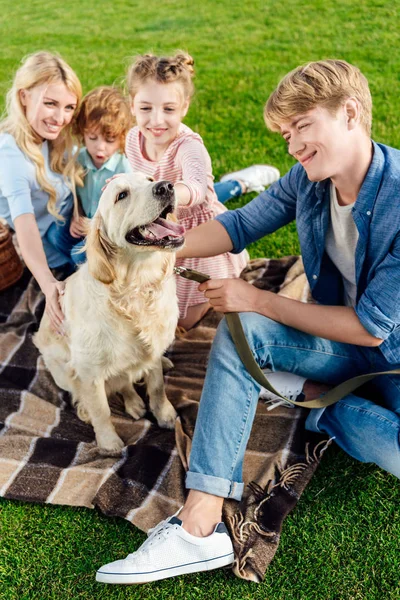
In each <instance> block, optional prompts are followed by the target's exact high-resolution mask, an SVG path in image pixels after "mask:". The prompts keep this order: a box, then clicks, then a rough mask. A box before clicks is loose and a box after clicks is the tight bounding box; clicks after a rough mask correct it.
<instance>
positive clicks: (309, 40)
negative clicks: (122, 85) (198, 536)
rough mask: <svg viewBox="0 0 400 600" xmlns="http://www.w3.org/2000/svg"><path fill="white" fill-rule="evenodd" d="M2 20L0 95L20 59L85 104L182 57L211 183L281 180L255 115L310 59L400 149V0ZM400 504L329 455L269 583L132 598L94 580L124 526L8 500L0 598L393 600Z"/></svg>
mask: <svg viewBox="0 0 400 600" xmlns="http://www.w3.org/2000/svg"><path fill="white" fill-rule="evenodd" d="M0 9H1V13H0V14H1V15H2V16H1V19H0V34H1V37H0V40H1V42H0V43H1V52H0V96H4V93H5V91H6V90H7V89H8V87H9V84H10V80H11V78H12V75H13V73H14V71H15V69H16V67H17V65H18V63H19V61H20V60H21V58H22V57H23V56H24V55H25V54H27V53H29V52H33V51H35V50H39V49H44V48H45V49H49V50H53V51H58V52H59V53H60V54H61V55H62V56H63V57H64V58H65V59H66V60H67V61H68V62H69V63H70V64H71V65H72V66H73V67H74V68H75V69H76V71H77V73H78V74H79V76H80V78H81V80H82V83H83V86H84V90H85V91H88V90H89V89H91V88H92V87H94V86H96V85H100V84H111V83H114V82H120V81H121V80H122V77H123V75H124V71H125V67H126V65H127V64H128V63H129V57H130V56H132V55H134V54H135V53H138V52H144V51H148V50H153V51H154V52H163V53H165V52H170V51H173V50H174V49H176V48H183V49H186V50H188V51H189V52H190V53H191V54H192V55H193V56H194V58H195V60H196V66H197V77H196V87H197V92H196V96H195V98H194V101H193V104H192V106H191V108H190V111H189V114H188V116H187V119H186V123H187V124H188V125H189V126H190V127H192V128H193V129H195V130H196V131H198V132H199V133H200V134H201V135H202V136H203V139H204V141H205V143H206V146H207V148H208V150H209V152H210V154H211V158H212V160H213V165H214V174H215V176H216V178H217V179H218V176H220V175H222V174H223V173H225V172H228V171H230V170H233V169H235V170H236V169H238V168H240V167H243V166H247V165H249V164H252V163H265V162H271V163H272V164H274V165H276V166H278V167H279V168H280V170H281V172H285V171H287V170H288V169H289V168H290V166H291V165H292V164H293V161H292V160H291V159H290V157H289V156H288V155H287V153H286V148H285V144H284V142H283V141H282V140H281V139H280V138H279V136H277V135H276V134H271V133H269V132H268V131H267V130H266V129H265V127H264V124H263V119H262V109H263V105H264V103H265V100H266V98H267V97H268V95H269V93H270V92H271V91H272V89H273V88H274V87H275V85H276V84H277V82H278V80H279V79H280V78H281V77H282V76H283V75H284V74H285V73H286V72H287V71H289V70H290V69H292V68H294V67H295V66H297V65H298V64H300V63H303V62H306V61H309V60H314V59H318V58H328V57H340V58H345V59H346V60H348V61H350V62H353V63H355V64H357V65H358V66H359V67H360V68H361V69H362V71H363V72H364V73H365V75H366V76H367V77H368V79H369V81H370V85H371V90H372V94H373V99H374V126H373V137H374V139H376V140H377V141H381V142H384V143H387V144H390V145H392V146H397V147H398V146H400V118H399V108H400V107H399V97H400V52H399V47H400V39H399V38H400V28H399V26H398V20H399V9H400V2H399V0H392V1H391V2H388V1H387V2H385V1H383V0H368V1H367V0H360V1H358V2H355V1H351V0H338V1H336V2H335V3H330V2H326V1H325V2H323V1H322V0H308V2H306V3H305V2H298V1H295V0H286V1H285V2H281V3H277V2H272V1H271V0H269V1H268V2H266V1H263V2H261V1H254V2H253V1H252V2H250V1H246V0H241V1H240V2H239V1H238V0H231V1H229V2H228V0H222V1H220V2H215V1H212V0H202V1H201V2H199V1H198V0H192V2H183V0H181V1H179V0H165V1H164V2H155V1H154V0H153V1H151V0H147V1H144V0H136V1H133V0H114V1H113V2H111V1H108V2H104V1H101V0H98V1H97V2H94V1H93V0H86V1H82V0H81V1H79V2H78V1H77V0H70V1H69V2H65V3H61V2H59V1H56V0H47V1H46V2H43V1H42V0H40V1H39V0H31V1H29V2H28V0H20V1H19V2H14V3H11V2H9V0H7V1H6V0H0ZM246 200H247V198H246ZM234 206H236V205H234V204H233V203H232V204H231V205H230V207H231V208H233V207H234ZM298 251H299V248H298V242H297V237H296V231H295V227H294V225H290V226H288V227H286V228H285V229H283V230H281V231H279V232H277V233H276V234H274V235H272V236H269V237H268V238H266V239H264V240H261V241H260V242H258V243H257V244H254V245H253V246H252V248H251V254H252V256H283V255H285V254H292V253H297V252H298ZM399 501H400V490H399V485H398V480H397V479H395V478H394V477H391V476H389V475H387V474H386V473H384V472H382V471H381V470H379V469H377V468H375V467H372V466H370V465H362V464H358V463H356V462H355V461H353V460H351V459H350V458H349V457H347V456H345V455H344V453H342V452H341V451H339V450H338V449H331V450H330V451H329V453H328V455H327V456H326V457H325V458H324V460H323V461H322V464H321V467H320V469H319V470H318V472H317V474H316V475H315V477H314V478H313V480H312V482H311V484H310V486H309V487H308V489H307V490H306V492H305V494H304V496H303V498H302V499H301V501H300V503H299V505H298V507H297V508H296V510H295V511H294V513H293V514H292V515H290V516H289V517H288V519H287V520H286V522H285V524H284V530H283V535H282V540H281V544H280V547H279V550H278V552H277V555H276V557H275V559H274V560H273V562H272V564H271V567H270V568H269V570H268V571H267V574H266V578H265V582H264V583H262V584H260V585H256V584H249V583H247V582H243V581H240V580H238V579H236V578H234V577H233V576H232V574H231V573H230V572H225V571H220V572H214V573H210V574H201V575H192V576H185V577H182V578H179V579H176V580H169V581H168V580H167V581H164V582H160V583H156V584H153V585H147V586H139V587H134V588H133V587H122V586H121V587H118V586H117V587H108V586H102V585H99V584H96V583H95V582H94V570H95V568H96V567H97V566H99V565H100V564H102V563H104V562H107V561H109V560H113V559H114V558H117V557H121V556H123V555H125V554H126V553H127V552H128V551H131V550H133V549H134V548H136V547H137V546H138V545H139V543H140V542H141V541H142V540H143V539H144V535H143V534H142V533H141V532H139V531H138V530H136V529H135V528H133V527H132V526H131V525H130V524H129V523H127V522H125V521H123V520H121V519H109V518H105V517H103V516H102V515H100V514H98V513H97V512H95V511H89V510H87V509H75V508H69V507H53V506H38V505H28V504H21V503H17V502H11V501H4V500H2V501H0V538H1V547H0V598H1V599H2V600H3V599H4V600H14V599H15V600H17V599H18V600H25V599H26V600H34V599H37V600H47V599H53V598H54V599H57V600H60V599H62V600H63V599H67V598H68V599H73V600H75V599H87V600H94V599H96V600H97V599H99V600H100V599H103V598H104V599H105V598H107V599H123V598H141V599H153V598H154V599H156V598H157V600H161V599H171V600H172V599H173V600H178V599H181V598H184V599H191V598H193V599H194V598H196V599H199V600H206V599H207V600H208V599H210V598H220V599H221V600H230V599H232V600H241V599H260V600H261V599H262V600H266V599H268V600H342V599H343V600H344V599H348V600H372V599H379V600H381V599H382V600H395V599H399V598H400V591H399V579H398V573H399V554H398V546H399V539H400V518H399V512H398V507H399V504H400V503H399Z"/></svg>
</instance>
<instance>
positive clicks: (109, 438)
mask: <svg viewBox="0 0 400 600" xmlns="http://www.w3.org/2000/svg"><path fill="white" fill-rule="evenodd" d="M96 442H97V445H98V447H99V450H100V452H102V453H107V454H120V453H121V450H122V448H123V447H124V446H125V444H124V442H123V441H122V440H121V438H120V437H119V435H118V434H117V433H116V432H115V431H107V432H102V433H97V434H96Z"/></svg>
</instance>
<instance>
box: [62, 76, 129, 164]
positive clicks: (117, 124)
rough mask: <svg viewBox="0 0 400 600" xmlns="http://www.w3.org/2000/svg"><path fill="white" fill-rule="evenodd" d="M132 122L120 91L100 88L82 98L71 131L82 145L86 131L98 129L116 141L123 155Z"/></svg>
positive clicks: (125, 101) (113, 88) (126, 103)
mask: <svg viewBox="0 0 400 600" xmlns="http://www.w3.org/2000/svg"><path fill="white" fill-rule="evenodd" d="M132 120H133V119H132V115H131V111H130V107H129V102H128V100H127V98H125V96H123V94H122V93H121V91H120V90H119V89H118V88H116V87H111V86H101V87H98V88H95V89H94V90H92V91H91V92H89V93H88V94H86V96H85V97H84V98H83V100H82V104H81V107H80V109H79V112H78V114H77V115H76V119H75V123H74V127H73V131H74V133H75V134H76V135H77V136H78V138H79V140H80V142H81V143H83V136H84V133H85V131H86V130H87V129H94V130H96V129H99V130H100V132H101V134H102V135H104V136H106V137H114V138H116V139H118V141H119V150H120V152H122V153H124V152H125V138H126V134H127V133H128V131H129V129H130V128H131V127H132Z"/></svg>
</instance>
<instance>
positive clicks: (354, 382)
mask: <svg viewBox="0 0 400 600" xmlns="http://www.w3.org/2000/svg"><path fill="white" fill-rule="evenodd" d="M174 271H175V273H176V274H177V275H180V276H181V277H185V278H186V279H189V280H191V281H197V282H198V283H203V282H204V281H207V280H208V279H210V277H209V275H205V274H204V273H200V272H199V271H195V270H194V269H186V268H185V267H175V268H174ZM225 318H226V322H227V324H228V327H229V331H230V334H231V336H232V339H233V341H234V342H235V345H236V349H237V352H238V354H239V356H240V358H241V360H242V362H243V364H244V365H245V367H246V369H247V370H248V371H249V373H250V375H252V377H253V378H254V379H255V380H256V381H257V383H259V384H260V385H261V386H263V387H264V388H265V389H267V390H268V391H269V392H272V393H273V394H275V395H276V396H278V397H279V398H282V400H285V401H286V402H290V404H294V405H295V406H302V407H304V408H325V407H327V406H330V405H331V404H335V402H338V400H341V399H342V398H344V397H345V396H347V395H348V394H351V392H353V391H354V390H356V389H357V388H358V387H360V386H361V385H363V384H364V383H367V382H368V381H371V379H374V378H375V377H378V376H379V375H400V369H393V370H392V371H378V372H376V373H368V374H366V375H358V376H357V377H352V378H351V379H347V381H343V383H340V384H339V385H337V386H336V387H334V388H332V389H331V390H329V391H328V392H327V393H326V394H324V395H323V396H320V397H319V398H316V399H315V400H306V401H304V402H295V401H294V400H290V399H289V398H285V396H282V394H280V393H279V392H278V391H277V390H276V389H275V388H274V387H273V386H272V385H271V384H270V383H269V381H268V379H267V378H266V377H265V375H264V373H263V372H262V370H261V369H260V367H259V366H258V364H257V362H256V360H255V358H254V356H253V353H252V351H251V349H250V346H249V344H248V342H247V338H246V335H245V333H244V330H243V326H242V322H241V320H240V317H239V314H238V313H225Z"/></svg>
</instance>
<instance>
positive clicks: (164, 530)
mask: <svg viewBox="0 0 400 600" xmlns="http://www.w3.org/2000/svg"><path fill="white" fill-rule="evenodd" d="M175 527H177V526H176V525H175V524H174V525H170V524H169V523H167V522H165V523H164V526H163V527H161V523H159V526H157V527H153V529H154V530H155V531H154V532H153V533H152V534H151V535H149V537H148V538H147V540H146V541H145V542H144V543H143V544H142V545H141V546H140V548H138V549H137V550H136V552H132V554H128V556H127V557H126V559H125V560H132V559H134V558H137V557H138V556H146V555H147V554H148V553H149V550H150V547H151V546H152V545H153V543H154V542H155V541H156V540H157V541H158V540H159V539H160V538H162V539H165V538H166V537H167V536H168V535H169V532H170V530H171V529H174V528H175Z"/></svg>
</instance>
